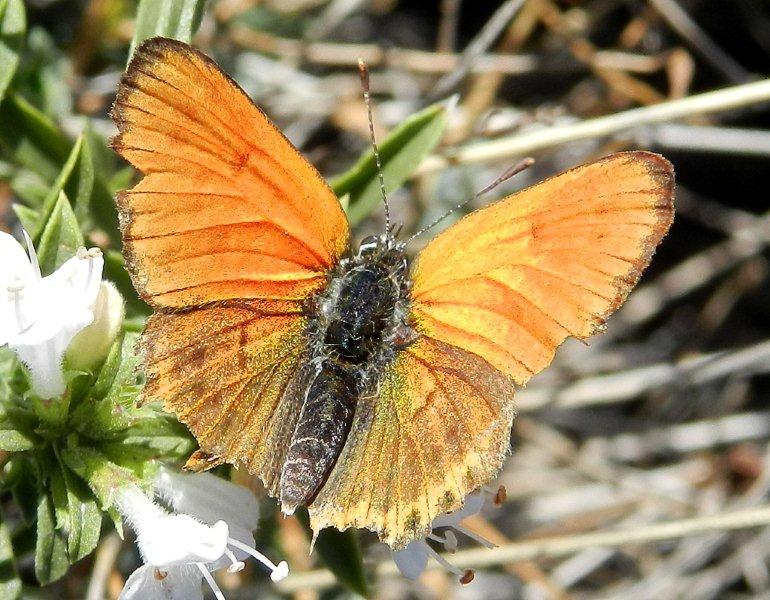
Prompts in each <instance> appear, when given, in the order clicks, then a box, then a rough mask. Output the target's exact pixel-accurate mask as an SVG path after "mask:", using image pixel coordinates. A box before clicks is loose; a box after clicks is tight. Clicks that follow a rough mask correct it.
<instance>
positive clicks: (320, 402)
mask: <svg viewBox="0 0 770 600" xmlns="http://www.w3.org/2000/svg"><path fill="white" fill-rule="evenodd" d="M357 397H358V390H357V385H356V382H355V378H354V377H353V376H352V374H350V373H348V372H346V371H345V370H343V369H340V368H338V367H335V366H333V365H329V364H327V365H324V367H323V368H321V370H320V371H319V373H318V374H317V375H316V377H315V379H314V380H313V382H312V383H311V384H310V387H309V388H308V391H307V394H306V396H305V401H304V403H303V405H302V411H301V412H300V416H299V420H298V421H297V426H296V427H295V429H294V434H293V435H292V439H291V443H290V445H289V450H288V452H287V454H286V459H285V461H284V464H283V469H282V471H281V505H282V508H283V512H285V513H287V514H291V513H293V512H294V510H295V509H296V508H297V507H298V506H305V505H307V504H309V503H310V502H312V500H313V498H314V497H315V496H316V494H317V493H318V491H319V490H320V489H321V486H322V485H323V483H324V482H325V481H326V478H327V476H328V475H329V472H330V471H331V468H332V467H333V466H334V463H335V462H336V460H337V457H338V456H339V453H340V451H341V450H342V447H343V445H344V444H345V440H346V439H347V436H348V432H349V431H350V425H351V423H352V422H353V412H354V410H355V404H356V400H357Z"/></svg>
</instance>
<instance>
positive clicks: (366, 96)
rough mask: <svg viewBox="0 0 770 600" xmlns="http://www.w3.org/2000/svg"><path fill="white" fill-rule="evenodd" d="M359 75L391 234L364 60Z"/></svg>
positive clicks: (359, 61) (361, 62) (359, 63)
mask: <svg viewBox="0 0 770 600" xmlns="http://www.w3.org/2000/svg"><path fill="white" fill-rule="evenodd" d="M358 75H359V76H360V77H361V89H362V90H363V92H364V102H365V103H366V113H367V115H368V117H369V137H370V138H371V140H372V151H373V152H374V162H375V164H376V165H377V177H378V178H379V180H380V194H382V203H383V204H384V205H385V231H387V232H390V206H388V196H387V194H386V193H385V177H384V176H383V174H382V161H381V160H380V150H379V148H378V147H377V137H376V136H375V135H374V118H373V117H372V99H371V94H370V92H369V67H367V66H366V63H365V62H364V59H362V58H359V59H358Z"/></svg>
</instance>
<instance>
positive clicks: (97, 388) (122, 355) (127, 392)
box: [71, 334, 152, 440]
mask: <svg viewBox="0 0 770 600" xmlns="http://www.w3.org/2000/svg"><path fill="white" fill-rule="evenodd" d="M136 340H137V336H136V335H135V334H132V335H128V334H126V335H125V337H124V338H121V339H119V340H116V342H115V343H114V344H113V346H112V348H111V349H110V353H109V355H108V356H107V359H106V361H105V363H104V365H103V366H102V369H101V371H100V373H99V377H98V378H97V380H96V383H94V386H93V387H92V388H91V393H90V396H89V397H88V398H87V399H86V400H85V401H84V402H82V403H81V404H80V405H79V406H78V407H77V408H76V409H75V411H74V413H73V416H72V419H71V421H72V423H74V426H75V427H76V428H77V430H78V431H79V432H80V433H81V434H83V435H85V436H87V437H89V438H91V439H94V440H101V439H113V438H114V437H115V433H116V432H119V431H122V430H124V429H126V428H128V427H129V426H130V425H131V424H132V423H133V422H134V421H136V420H137V419H139V418H141V415H142V413H143V412H148V411H149V410H150V409H138V408H135V406H134V404H135V402H136V400H137V398H138V396H139V392H140V387H139V379H138V375H137V368H138V365H139V358H138V357H137V356H135V354H134V346H135V345H136ZM150 414H152V413H150Z"/></svg>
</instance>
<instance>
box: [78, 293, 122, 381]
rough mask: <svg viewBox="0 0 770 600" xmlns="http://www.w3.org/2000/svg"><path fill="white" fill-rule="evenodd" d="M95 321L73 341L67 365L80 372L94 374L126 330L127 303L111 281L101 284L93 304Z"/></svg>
mask: <svg viewBox="0 0 770 600" xmlns="http://www.w3.org/2000/svg"><path fill="white" fill-rule="evenodd" d="M93 313H94V321H93V323H91V324H90V325H89V326H88V327H86V328H85V329H83V330H82V331H80V332H79V333H78V334H77V335H76V336H75V338H74V339H73V340H72V341H71V342H70V345H69V347H68V348H67V354H66V355H65V364H66V365H67V366H68V367H71V368H73V369H78V370H80V371H93V370H94V369H95V368H96V367H98V366H99V365H100V364H101V363H102V362H103V361H104V360H105V359H106V358H107V355H108V354H109V353H110V348H112V344H113V342H114V341H115V339H116V338H117V337H118V334H119V333H120V330H121V328H122V327H123V319H124V317H125V316H126V304H125V302H124V301H123V296H121V295H120V292H119V291H118V290H117V288H116V287H115V285H114V284H113V283H112V282H110V281H102V283H101V285H100V286H99V293H98V294H97V296H96V301H95V302H94V305H93Z"/></svg>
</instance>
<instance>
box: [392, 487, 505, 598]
mask: <svg viewBox="0 0 770 600" xmlns="http://www.w3.org/2000/svg"><path fill="white" fill-rule="evenodd" d="M487 495H490V496H493V497H494V501H495V504H496V505H499V504H501V503H502V502H503V501H504V499H505V488H503V487H502V486H501V487H500V488H499V489H498V490H495V491H490V490H487V489H485V488H482V489H481V490H479V491H477V492H474V493H472V494H468V496H466V497H465V502H464V504H463V507H462V508H461V509H459V510H456V511H455V512H453V513H447V514H443V515H439V516H438V517H436V518H435V519H433V522H432V523H431V530H433V529H436V528H439V527H441V528H446V529H445V531H444V534H443V536H442V535H440V534H438V533H436V532H434V531H431V533H430V534H428V536H427V537H426V538H422V539H419V540H412V541H411V542H409V544H407V546H406V548H404V549H403V550H397V551H394V552H391V555H392V557H393V562H395V563H396V566H397V567H398V570H399V571H400V572H401V574H402V575H403V576H404V577H406V578H407V579H417V578H418V577H419V576H420V575H421V574H422V572H423V571H424V570H425V567H426V566H427V565H428V557H432V558H433V559H434V560H435V561H436V562H438V563H439V564H440V565H441V566H442V567H444V568H445V569H446V570H448V571H450V572H452V573H454V574H455V575H457V577H459V579H460V583H463V584H466V583H470V582H471V581H473V576H474V573H473V570H471V569H468V570H466V571H462V570H460V569H458V568H457V567H455V566H454V565H453V564H452V563H450V562H449V561H448V560H447V559H445V558H444V557H443V556H441V555H440V554H439V553H438V552H436V551H435V550H434V549H433V548H431V546H430V544H428V540H432V541H434V542H438V543H439V544H442V545H443V546H444V549H445V550H446V551H447V552H450V553H451V552H454V551H455V550H457V537H456V536H455V534H454V532H453V531H452V529H454V530H456V531H459V532H460V533H462V534H464V535H466V536H468V537H469V538H471V539H473V540H475V541H476V542H478V543H479V544H481V545H483V546H486V547H487V548H494V544H492V543H491V542H489V541H488V540H485V539H484V538H483V537H481V536H480V535H478V534H476V533H474V532H472V531H470V530H469V529H466V528H465V527H464V526H463V525H462V523H461V521H462V520H463V519H465V518H467V517H470V516H471V515H475V514H478V513H479V512H480V511H481V509H482V507H483V506H484V500H485V497H486V496H487Z"/></svg>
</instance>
